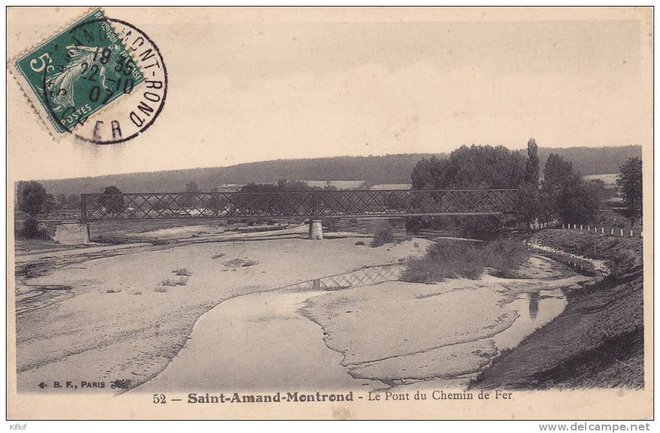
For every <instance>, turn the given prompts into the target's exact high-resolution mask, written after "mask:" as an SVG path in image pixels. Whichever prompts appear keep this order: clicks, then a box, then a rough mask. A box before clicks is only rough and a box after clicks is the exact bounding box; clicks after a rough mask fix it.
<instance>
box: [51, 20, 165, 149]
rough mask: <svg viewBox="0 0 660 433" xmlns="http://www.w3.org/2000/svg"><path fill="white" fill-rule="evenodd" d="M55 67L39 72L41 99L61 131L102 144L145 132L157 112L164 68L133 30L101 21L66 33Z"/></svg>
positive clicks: (140, 34)
mask: <svg viewBox="0 0 660 433" xmlns="http://www.w3.org/2000/svg"><path fill="white" fill-rule="evenodd" d="M67 32H69V33H70V34H69V37H70V40H72V41H74V42H73V43H71V44H69V45H67V46H66V47H59V49H61V50H63V54H64V55H63V56H61V59H62V60H61V61H60V62H59V63H60V64H56V65H54V67H52V68H51V67H49V68H47V69H46V70H45V71H44V77H43V91H44V100H45V102H46V105H47V109H48V111H49V112H50V115H51V116H52V117H53V118H54V119H55V121H56V122H58V123H59V125H61V127H62V128H63V129H64V130H65V131H66V132H69V133H71V134H73V135H75V136H76V137H77V138H78V139H80V140H83V141H85V142H89V143H94V144H99V145H104V144H116V143H122V142H125V141H128V140H131V139H133V138H135V137H137V136H138V135H140V134H142V133H143V132H145V131H146V130H147V129H148V128H149V127H150V126H151V125H153V123H154V122H155V120H156V118H158V116H159V114H160V113H161V111H162V110H163V107H164V105H165V100H166V97H167V69H166V66H165V62H164V60H163V57H162V55H161V53H160V50H159V49H158V46H157V45H156V44H155V43H154V42H153V40H151V38H149V36H147V35H146V34H145V33H144V32H143V31H142V30H140V29H138V28H137V27H135V26H133V25H131V24H129V23H127V22H126V21H122V20H119V19H114V18H107V17H105V16H103V17H102V18H99V19H94V20H89V21H85V22H82V23H80V24H78V25H76V26H74V27H72V28H71V29H69V30H67Z"/></svg>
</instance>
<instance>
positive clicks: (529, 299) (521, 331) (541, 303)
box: [493, 289, 568, 350]
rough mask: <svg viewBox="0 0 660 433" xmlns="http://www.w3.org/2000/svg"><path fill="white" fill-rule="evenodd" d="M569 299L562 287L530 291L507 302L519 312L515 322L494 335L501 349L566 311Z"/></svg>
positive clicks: (513, 343) (511, 345) (509, 306)
mask: <svg viewBox="0 0 660 433" xmlns="http://www.w3.org/2000/svg"><path fill="white" fill-rule="evenodd" d="M567 304H568V301H567V300H566V297H565V296H564V294H563V292H562V291H561V289H554V290H541V291H538V292H529V293H526V294H522V295H521V296H519V297H517V298H515V299H514V300H513V301H511V302H510V303H508V304H506V306H505V308H508V309H513V310H515V311H517V312H518V318H517V319H516V321H515V322H513V324H512V325H511V326H510V327H509V328H507V329H505V330H504V331H502V332H501V333H499V334H497V335H496V336H495V337H493V340H494V341H495V344H496V345H497V347H498V348H499V349H500V350H505V349H512V348H514V347H516V346H517V345H518V344H520V342H521V341H522V340H523V339H524V338H525V337H526V336H528V335H529V334H531V333H532V332H534V331H535V330H537V329H539V328H541V327H542V326H544V325H546V324H547V323H550V322H551V321H552V320H553V319H554V318H555V317H557V316H558V315H559V314H561V313H562V311H564V309H565V308H566V305H567Z"/></svg>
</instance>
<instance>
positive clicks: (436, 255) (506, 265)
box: [401, 240, 529, 283]
mask: <svg viewBox="0 0 660 433" xmlns="http://www.w3.org/2000/svg"><path fill="white" fill-rule="evenodd" d="M528 258H529V250H528V248H527V247H526V246H524V245H523V244H521V243H520V242H514V241H509V240H499V241H493V242H483V243H481V242H465V241H442V242H438V243H435V244H433V245H431V246H430V247H429V248H428V250H427V252H426V255H425V256H424V257H422V258H418V259H413V260H410V261H409V262H408V263H407V264H406V270H405V271H404V273H403V275H402V277H401V279H402V280H403V281H407V282H411V283H432V282H436V281H442V280H444V279H445V278H461V277H463V278H469V279H472V280H474V279H477V278H479V277H480V276H481V275H482V274H483V272H484V271H485V270H486V269H488V270H490V272H491V273H492V274H493V275H495V276H499V277H507V276H511V275H513V272H515V270H516V269H517V268H518V267H520V265H522V264H523V263H524V262H525V261H527V259H528Z"/></svg>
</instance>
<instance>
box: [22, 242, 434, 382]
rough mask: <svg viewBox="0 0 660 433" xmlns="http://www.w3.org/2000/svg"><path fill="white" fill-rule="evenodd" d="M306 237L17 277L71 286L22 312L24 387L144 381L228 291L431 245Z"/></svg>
mask: <svg viewBox="0 0 660 433" xmlns="http://www.w3.org/2000/svg"><path fill="white" fill-rule="evenodd" d="M301 237H302V236H300V237H299V238H294V239H272V240H259V241H254V240H247V239H246V240H245V241H223V242H210V241H209V242H206V243H195V244H188V245H181V246H178V245H167V246H162V247H158V248H157V247H154V246H152V245H144V246H142V247H132V248H127V249H122V250H117V251H112V254H111V255H109V256H99V257H96V258H88V259H87V260H85V257H84V256H83V257H79V258H77V260H76V261H75V262H74V263H70V264H69V263H58V265H57V266H56V267H55V268H50V269H43V272H38V273H36V274H34V275H35V276H34V277H30V276H28V275H26V276H23V277H20V281H19V282H18V283H19V286H25V285H29V287H28V289H34V291H35V293H36V294H37V295H38V296H41V294H39V293H38V292H40V291H41V292H48V290H49V289H53V288H58V289H62V290H66V292H67V296H62V297H60V298H57V299H56V301H57V302H50V301H52V299H50V298H48V299H46V302H44V303H43V304H42V305H39V308H26V309H24V310H21V313H20V314H18V315H17V316H16V366H17V382H18V383H17V387H18V390H19V391H24V392H25V391H27V392H29V391H38V392H40V393H43V392H66V391H67V390H62V389H59V390H58V389H53V388H47V389H40V388H39V387H38V384H39V383H40V382H42V381H43V378H57V379H56V380H58V381H59V382H60V383H66V381H71V382H72V383H78V384H80V381H81V380H84V381H86V382H90V383H91V382H104V383H105V384H106V386H105V388H90V389H89V390H87V391H90V392H105V393H108V392H117V390H111V389H109V384H110V383H111V382H113V381H117V380H119V381H120V382H119V383H120V384H121V385H122V386H126V387H129V388H133V387H136V386H138V385H140V384H142V383H144V382H146V381H148V380H149V379H151V378H153V377H155V376H156V375H157V374H158V373H159V372H161V371H162V370H163V369H164V368H165V367H166V366H167V365H168V363H169V362H170V361H171V360H172V359H173V358H174V357H175V356H176V354H177V353H179V351H180V350H181V348H183V347H184V346H185V345H186V342H187V341H188V339H189V336H190V334H191V332H192V329H193V325H194V324H195V322H196V321H197V320H198V318H199V317H200V316H201V315H203V314H204V313H206V312H207V311H209V310H211V309H212V308H214V307H215V306H216V305H218V304H220V303H221V302H223V301H226V300H228V299H231V298H234V297H237V296H240V295H245V294H249V293H257V292H265V291H271V290H275V289H277V288H280V287H284V286H288V285H292V284H295V283H299V282H301V281H306V280H312V279H314V278H318V277H319V276H323V275H334V274H339V273H345V272H349V271H352V270H355V269H359V268H363V267H368V266H374V265H381V264H384V263H397V262H399V260H402V259H404V258H406V257H409V256H417V255H420V254H423V252H424V250H425V248H426V245H427V243H428V241H424V240H415V241H406V242H402V243H400V244H396V245H386V246H382V247H379V248H369V247H368V246H364V245H356V243H358V242H357V240H356V239H355V238H344V239H333V240H325V241H323V242H315V241H309V240H306V239H302V238H301ZM54 255H55V256H56V255H57V254H56V253H55V254H54ZM52 259H53V260H54V261H57V259H56V258H52ZM38 260H39V263H41V264H42V265H44V264H43V262H42V261H43V258H41V257H39V258H38ZM26 265H27V263H26ZM44 266H45V265H44ZM42 289H43V290H42Z"/></svg>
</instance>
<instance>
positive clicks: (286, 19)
mask: <svg viewBox="0 0 660 433" xmlns="http://www.w3.org/2000/svg"><path fill="white" fill-rule="evenodd" d="M65 12H66V14H69V15H72V12H71V11H68V10H67V11H65ZM106 12H107V15H108V16H111V17H115V18H120V19H124V20H126V21H128V22H131V23H132V24H134V25H136V26H137V27H139V28H141V29H142V30H143V31H144V32H145V33H147V34H148V35H149V36H150V37H151V38H152V39H153V40H154V41H155V42H156V44H157V45H158V46H159V48H160V50H161V52H162V55H163V58H164V60H165V62H166V65H167V70H168V74H169V87H168V96H167V101H166V104H165V108H164V110H163V112H162V113H161V115H160V116H159V118H158V119H157V120H156V122H155V123H154V125H153V126H152V127H151V128H150V129H149V130H148V131H147V132H146V133H145V134H143V135H141V136H140V137H138V138H137V139H135V140H132V141H129V142H127V143H124V144H121V145H112V146H102V147H99V146H94V145H90V144H86V143H79V142H75V141H74V140H72V139H71V137H65V139H64V140H61V141H59V142H56V141H54V140H53V139H52V138H51V137H49V136H48V133H47V132H46V129H45V128H44V127H43V125H41V124H40V123H39V120H38V118H37V115H36V113H35V112H34V111H33V110H32V108H31V107H30V105H29V103H28V102H27V100H26V98H25V97H24V96H23V95H22V94H21V91H20V88H19V86H18V84H17V82H16V81H14V80H12V79H11V78H9V79H8V125H7V128H8V145H9V153H10V155H9V156H10V171H13V174H14V176H15V177H17V178H62V177H78V176H89V175H97V174H98V175H100V174H111V173H122V172H136V171H155V170H164V169H183V168H194V167H213V166H227V165H233V164H238V163H243V162H252V161H261V160H268V159H283V158H307V157H328V156H339V155H383V154H394V153H414V152H425V153H426V152H449V151H451V150H453V149H455V148H457V147H459V146H461V145H464V144H466V145H470V144H491V145H499V144H501V145H504V146H507V147H509V148H512V149H513V148H523V147H525V146H526V143H527V140H528V139H529V138H530V137H534V138H535V139H536V141H537V143H538V144H539V145H540V146H542V147H573V146H589V147H599V146H618V145H629V144H640V145H651V144H652V133H651V123H652V118H651V112H652V105H651V104H652V91H651V74H650V60H649V59H650V55H651V51H650V50H651V47H650V36H649V35H648V34H647V33H646V31H647V30H648V29H649V24H648V14H647V13H645V12H644V11H636V12H635V11H631V10H627V11H626V10H619V11H609V13H605V12H603V13H602V14H601V15H602V16H601V15H599V14H598V13H595V12H594V11H587V12H584V11H582V10H581V9H579V8H575V9H570V10H564V11H563V12H562V13H561V14H558V15H557V14H555V15H547V14H546V15H544V14H542V13H541V11H540V10H531V11H526V10H520V9H519V10H516V11H507V10H505V9H501V10H498V11H495V12H493V11H480V10H478V9H471V10H456V9H454V10H448V9H439V10H437V9H436V10H430V11H429V10H415V11H412V12H411V11H404V12H397V10H392V9H390V10H387V11H379V10H373V9H372V10H361V11H357V12H355V11H352V12H351V11H349V12H343V11H337V10H335V11H327V10H326V11H321V12H319V11H318V10H307V11H304V10H291V9H289V10H287V8H283V9H280V10H277V11H270V12H267V11H266V12H265V11H260V10H258V9H252V10H248V11H236V10H232V11H227V10H223V9H210V10H206V9H196V10H189V9H177V10H165V11H163V10H160V11H159V10H156V9H151V10H147V11H139V10H136V9H129V10H127V9H111V8H109V9H106ZM58 14H59V15H58ZM61 14H63V12H61V11H58V13H55V14H40V13H39V9H32V10H16V9H14V10H11V11H10V13H9V22H8V26H9V27H8V44H9V48H8V50H9V56H10V57H12V56H15V55H17V53H19V52H21V51H22V50H24V49H25V48H26V46H29V45H31V44H33V43H35V42H36V41H38V40H40V39H41V38H43V37H47V36H48V35H50V34H52V33H53V32H54V31H56V30H57V29H58V28H61V27H63V25H64V24H63V23H66V22H67V21H66V20H65V19H64V17H62V16H60V15H61ZM72 16H76V14H73V15H72ZM49 155H50V157H49ZM54 162H56V163H54Z"/></svg>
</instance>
